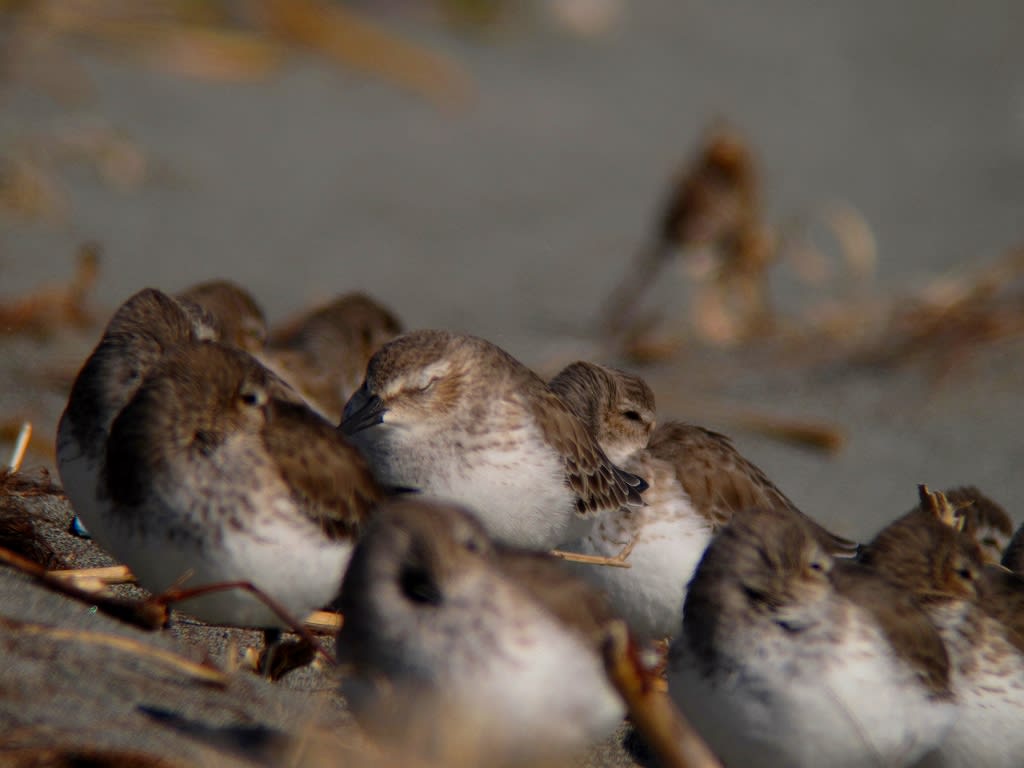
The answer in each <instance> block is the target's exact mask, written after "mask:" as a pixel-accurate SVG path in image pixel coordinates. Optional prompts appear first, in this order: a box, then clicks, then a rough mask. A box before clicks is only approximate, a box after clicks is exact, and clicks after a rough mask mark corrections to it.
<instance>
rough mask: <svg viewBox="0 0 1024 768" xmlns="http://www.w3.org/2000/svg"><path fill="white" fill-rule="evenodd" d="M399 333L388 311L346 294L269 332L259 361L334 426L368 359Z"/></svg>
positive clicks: (399, 326) (364, 297)
mask: <svg viewBox="0 0 1024 768" xmlns="http://www.w3.org/2000/svg"><path fill="white" fill-rule="evenodd" d="M401 332H402V324H401V321H399V319H398V317H397V316H396V315H395V314H394V313H393V312H391V310H389V309H387V308H386V307H384V306H382V305H381V304H380V303H378V302H377V301H375V300H374V299H372V298H370V297H369V296H367V295H366V294H364V293H346V294H343V295H341V296H339V297H337V298H336V299H334V300H333V301H331V302H329V303H327V304H324V305H322V306H319V307H317V308H316V309H314V310H312V311H310V312H307V313H305V314H303V315H300V316H299V317H297V318H295V319H294V320H291V321H290V322H288V323H286V324H285V325H283V326H282V327H279V328H275V329H274V331H273V333H272V334H271V337H270V343H269V344H268V348H267V349H266V350H264V351H263V353H262V354H261V355H260V359H261V361H262V362H264V363H265V364H266V365H267V366H268V367H270V369H271V370H273V371H274V372H275V373H277V374H278V375H280V376H281V377H282V378H284V379H285V380H286V381H287V382H288V383H289V384H291V385H292V386H293V387H295V388H296V389H297V390H298V391H299V392H301V393H302V395H303V396H304V397H305V398H306V399H307V401H309V402H310V404H312V405H313V406H314V407H315V408H316V409H317V410H318V411H320V413H322V414H323V415H324V416H325V417H326V418H327V419H329V420H330V421H334V422H337V421H338V420H340V419H341V411H342V408H344V406H345V403H346V402H347V401H348V399H349V398H350V397H351V396H352V393H353V392H355V391H356V389H357V388H358V387H359V384H360V383H361V382H362V379H363V375H364V374H365V373H366V364H367V363H368V362H369V361H370V358H371V357H372V356H373V354H374V353H375V352H376V351H377V350H378V349H380V348H381V347H382V346H384V344H386V343H387V342H389V341H391V340H392V339H393V338H395V336H397V335H398V334H399V333H401Z"/></svg>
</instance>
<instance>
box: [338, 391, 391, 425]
mask: <svg viewBox="0 0 1024 768" xmlns="http://www.w3.org/2000/svg"><path fill="white" fill-rule="evenodd" d="M386 411H387V408H385V407H384V401H383V400H381V399H380V398H379V397H377V396H376V395H371V394H369V393H368V392H367V391H366V387H360V388H359V389H358V390H356V393H355V394H354V395H352V397H351V398H349V401H348V402H347V403H346V404H345V412H344V413H343V414H342V416H341V431H342V433H344V434H346V435H354V434H355V433H356V432H362V431H363V430H364V429H369V428H370V427H373V426H376V425H377V424H380V423H381V422H382V421H384V413H385V412H386Z"/></svg>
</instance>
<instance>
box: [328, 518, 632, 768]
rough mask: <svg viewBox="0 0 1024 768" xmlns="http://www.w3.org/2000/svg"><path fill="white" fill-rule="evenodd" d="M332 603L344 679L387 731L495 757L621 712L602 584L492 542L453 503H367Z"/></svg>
mask: <svg viewBox="0 0 1024 768" xmlns="http://www.w3.org/2000/svg"><path fill="white" fill-rule="evenodd" d="M339 604H340V608H341V610H342V612H343V614H344V616H345V622H344V625H343V626H342V629H341V632H340V633H339V635H338V645H337V648H338V654H339V659H340V660H341V661H342V663H343V664H346V665H348V668H349V676H348V677H347V678H346V679H345V682H344V683H343V693H344V694H345V695H346V698H347V699H348V701H349V703H350V705H351V706H352V707H353V709H354V711H355V712H356V714H357V716H358V717H359V718H360V720H361V722H363V723H364V724H366V725H367V726H368V727H369V729H370V730H371V731H373V732H375V733H378V734H381V735H383V737H385V738H386V739H387V741H388V742H389V743H392V742H394V741H396V740H398V739H399V738H401V737H403V736H404V737H405V738H407V739H409V740H411V741H412V742H413V746H414V747H420V748H422V747H423V746H424V744H425V743H428V744H430V745H432V748H433V749H434V750H440V751H442V752H444V753H446V754H447V756H449V757H450V756H451V754H450V753H451V752H452V751H453V750H454V751H457V752H458V751H460V750H468V751H470V752H475V754H476V755H477V756H478V757H480V756H481V755H486V758H487V761H488V762H502V761H504V760H505V759H510V758H513V757H515V758H520V759H525V758H529V757H538V756H554V755H558V754H560V753H564V752H575V751H578V750H579V749H581V748H583V747H585V746H587V745H588V744H591V743H592V742H593V741H594V740H596V739H599V738H601V737H603V736H606V735H608V734H609V733H610V732H611V731H612V730H613V729H614V728H615V727H616V726H617V725H618V724H619V722H621V720H622V717H623V714H624V712H625V708H624V705H623V703H622V700H621V698H620V697H619V695H618V693H617V692H616V691H615V689H614V688H613V686H612V684H611V683H610V682H609V680H608V678H607V677H606V674H605V670H604V666H603V661H602V657H601V651H600V643H601V639H602V638H603V637H604V629H605V627H606V625H607V623H608V622H609V621H612V620H613V618H612V617H611V615H610V614H609V613H608V610H607V607H606V605H605V603H604V601H603V599H602V597H601V595H600V594H599V593H597V592H595V591H593V590H592V588H590V587H589V586H587V585H586V584H585V583H583V582H581V581H579V580H577V579H576V578H574V577H573V576H571V575H570V574H568V572H567V571H566V570H565V569H564V568H563V566H562V563H561V562H559V561H557V560H555V559H554V558H552V557H550V556H548V555H545V554H542V553H534V552H524V551H522V550H514V549H510V548H504V547H501V546H500V545H494V544H492V542H491V540H490V539H489V538H488V536H487V535H486V532H485V530H484V528H483V527H482V526H481V525H480V523H479V522H478V520H477V519H476V518H475V517H474V515H472V514H470V513H469V512H468V511H466V510H464V509H462V508H460V507H457V506H455V505H452V504H447V503H439V502H429V501H425V500H421V499H415V498H404V499H398V500H394V501H391V502H388V503H387V504H385V505H382V506H381V507H378V509H377V510H375V514H374V518H373V520H372V521H371V523H370V524H369V526H368V527H367V530H366V532H365V534H364V535H363V537H362V538H361V539H360V541H359V543H358V544H357V546H356V550H355V553H354V554H353V556H352V561H351V564H350V566H349V569H348V572H347V573H346V575H345V580H344V584H343V586H342V592H341V598H340V601H339ZM476 750H480V751H479V752H477V751H476ZM460 757H465V753H464V752H463V753H462V754H460Z"/></svg>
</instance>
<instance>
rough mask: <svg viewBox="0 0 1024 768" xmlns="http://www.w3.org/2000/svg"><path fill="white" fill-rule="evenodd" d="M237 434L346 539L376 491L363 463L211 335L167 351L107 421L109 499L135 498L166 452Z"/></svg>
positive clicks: (160, 468)
mask: <svg viewBox="0 0 1024 768" xmlns="http://www.w3.org/2000/svg"><path fill="white" fill-rule="evenodd" d="M242 433H244V434H247V435H250V436H251V437H252V438H253V439H254V440H256V441H258V442H255V450H256V451H258V452H259V454H260V455H263V456H265V457H266V463H265V467H266V468H267V470H268V471H273V472H275V473H277V474H278V475H279V477H280V478H281V480H282V481H283V482H284V483H285V484H286V485H287V486H288V487H289V488H291V489H292V493H293V495H294V498H295V502H296V505H297V508H298V509H300V510H302V512H303V513H304V514H306V515H307V516H308V517H309V518H310V519H312V520H314V521H315V522H317V523H318V524H319V525H320V526H321V527H322V528H323V529H324V531H325V533H327V534H328V535H329V536H331V537H335V538H336V537H346V538H351V537H353V536H354V535H355V533H356V532H357V531H358V528H359V525H360V524H361V523H362V522H363V521H364V520H365V518H366V514H367V510H368V509H369V507H370V506H371V505H372V504H373V503H374V502H375V501H376V500H377V499H378V498H380V492H379V490H378V489H377V487H376V485H375V483H374V482H373V480H372V476H371V475H370V473H369V471H368V469H367V468H366V465H365V462H364V461H363V460H362V458H361V457H360V456H359V454H358V453H357V452H356V451H355V450H354V449H353V448H351V447H350V446H349V445H348V444H347V443H346V442H345V440H344V439H343V438H342V437H341V435H340V434H339V433H338V432H337V430H336V429H335V428H334V427H332V426H331V425H330V424H329V423H327V422H326V421H324V420H323V419H321V418H320V417H318V416H316V415H315V414H313V413H312V412H311V411H309V409H307V408H306V407H305V406H303V405H302V404H301V403H297V402H295V395H294V393H293V392H292V391H291V389H290V388H289V387H288V386H287V384H285V383H284V382H282V381H281V380H280V379H278V378H277V377H276V376H275V375H274V374H273V373H271V372H270V371H267V370H266V369H265V368H263V367H262V366H261V365H259V363H258V362H256V361H255V360H254V359H253V358H251V357H250V356H249V355H248V354H246V353H244V352H241V351H239V350H234V349H231V348H228V347H224V346H221V345H218V344H215V343H210V342H207V343H201V344H197V345H194V346H192V347H186V348H182V349H179V350H178V351H176V353H174V354H172V355H170V356H168V358H166V359H165V360H164V361H162V362H161V364H160V365H158V366H157V367H156V368H155V369H154V370H153V371H152V372H151V374H150V377H149V379H148V380H147V382H146V383H145V384H144V385H143V386H142V388H141V389H140V390H139V392H138V394H137V395H136V396H135V398H133V400H132V402H131V403H130V404H129V406H127V407H126V408H125V410H124V412H123V413H122V416H120V417H119V418H118V419H117V420H116V421H115V422H114V426H113V427H112V429H111V440H110V442H109V446H108V451H107V475H106V478H107V487H108V490H109V493H110V496H111V498H112V500H113V501H114V502H115V504H118V505H122V506H129V507H130V506H137V505H140V504H143V503H144V502H145V499H146V496H147V494H148V493H149V492H150V489H151V488H152V487H153V486H154V484H155V483H156V479H155V478H156V477H157V476H158V475H159V474H160V473H162V472H164V471H166V462H167V461H168V460H170V459H171V458H172V456H173V454H177V453H181V454H187V455H190V456H192V457H193V458H195V457H196V456H198V455H207V456H213V455H214V454H215V452H216V451H217V449H218V448H219V447H221V446H222V445H224V443H225V442H226V441H227V440H229V439H230V438H232V437H233V436H235V435H237V434H242ZM234 481H235V482H239V483H245V482H246V480H245V479H244V478H235V479H234ZM252 481H258V478H253V479H252Z"/></svg>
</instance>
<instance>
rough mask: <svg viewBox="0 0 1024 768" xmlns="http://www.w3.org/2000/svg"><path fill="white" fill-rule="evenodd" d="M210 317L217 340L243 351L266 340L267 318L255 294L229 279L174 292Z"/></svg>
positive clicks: (253, 349)
mask: <svg viewBox="0 0 1024 768" xmlns="http://www.w3.org/2000/svg"><path fill="white" fill-rule="evenodd" d="M177 298H178V299H179V300H181V301H182V302H189V303H192V304H195V305H197V306H198V307H200V308H201V309H202V310H203V311H205V312H207V313H208V314H209V315H210V316H211V317H212V318H213V320H214V323H215V325H216V327H217V332H218V337H219V339H220V341H222V342H224V343H226V344H233V345H234V346H236V347H238V348H239V349H244V350H245V351H246V352H258V351H259V350H261V349H263V345H264V344H265V343H266V340H267V318H266V315H265V314H264V313H263V308H262V307H261V306H260V305H259V303H258V302H257V301H256V298H255V297H254V296H253V295H252V294H251V293H249V292H248V291H247V290H245V288H243V287H242V286H240V285H238V284H237V283H234V282H232V281H230V280H211V281H208V282H205V283H199V284H197V285H193V286H192V287H191V288H188V289H186V290H184V291H182V292H181V293H179V294H178V296H177Z"/></svg>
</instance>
